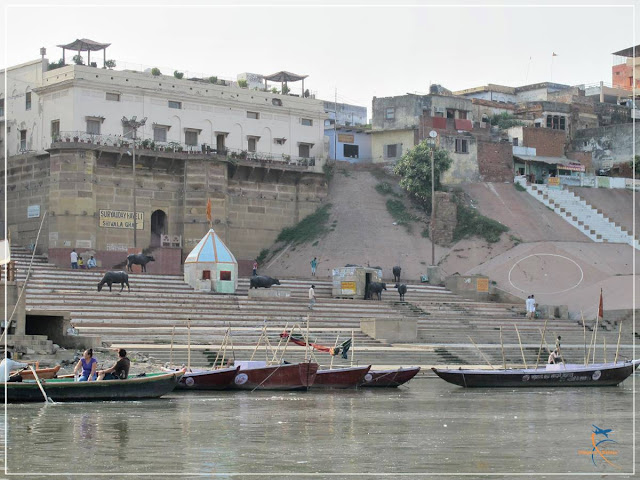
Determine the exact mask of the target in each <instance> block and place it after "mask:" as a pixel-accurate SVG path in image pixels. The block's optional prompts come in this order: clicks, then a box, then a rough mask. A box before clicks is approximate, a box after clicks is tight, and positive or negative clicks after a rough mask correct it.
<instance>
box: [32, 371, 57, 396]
mask: <svg viewBox="0 0 640 480" xmlns="http://www.w3.org/2000/svg"><path fill="white" fill-rule="evenodd" d="M29 368H30V369H31V373H33V377H34V378H35V379H36V383H37V384H38V387H39V388H40V391H41V392H42V396H43V397H44V403H55V402H54V401H53V400H51V399H50V398H49V397H47V394H46V393H45V391H44V388H43V387H42V384H41V383H40V378H38V374H37V373H36V369H35V368H33V365H29Z"/></svg>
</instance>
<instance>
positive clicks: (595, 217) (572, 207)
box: [516, 177, 640, 249]
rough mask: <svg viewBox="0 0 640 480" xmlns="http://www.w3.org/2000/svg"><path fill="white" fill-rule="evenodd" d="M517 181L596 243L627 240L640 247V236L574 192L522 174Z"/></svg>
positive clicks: (624, 241)
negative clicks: (639, 238)
mask: <svg viewBox="0 0 640 480" xmlns="http://www.w3.org/2000/svg"><path fill="white" fill-rule="evenodd" d="M516 182H518V183H519V184H520V185H522V186H523V187H524V188H526V190H527V192H528V193H529V194H531V195H532V196H533V197H534V198H536V199H537V200H539V201H540V202H542V203H543V204H544V205H546V206H547V207H549V208H550V209H551V210H553V211H554V212H556V213H557V214H558V215H560V217H562V218H563V219H564V220H565V221H567V222H568V223H570V224H571V225H573V226H574V227H575V228H577V229H578V230H580V231H581V232H582V233H584V234H585V235H586V236H587V237H589V238H590V239H591V240H593V241H594V242H609V243H626V244H628V245H631V246H632V247H634V248H637V249H640V241H639V240H638V239H637V238H634V237H633V236H632V235H631V234H630V233H629V232H628V231H627V230H625V229H624V228H622V227H621V226H620V225H619V224H617V223H615V222H613V221H611V220H610V219H609V218H607V217H606V216H605V215H604V214H603V213H602V212H601V211H599V210H597V209H595V208H593V207H592V206H591V205H589V204H588V203H587V202H585V201H584V200H583V199H581V198H580V197H579V196H577V195H576V194H575V193H574V192H572V191H570V190H568V189H565V188H563V189H556V188H549V186H547V185H534V184H528V183H527V182H526V180H524V178H522V177H516Z"/></svg>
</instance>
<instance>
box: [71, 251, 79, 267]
mask: <svg viewBox="0 0 640 480" xmlns="http://www.w3.org/2000/svg"><path fill="white" fill-rule="evenodd" d="M69 257H70V259H71V268H72V269H73V270H77V269H78V254H77V253H76V249H75V248H74V249H73V251H72V252H71V254H70V255H69Z"/></svg>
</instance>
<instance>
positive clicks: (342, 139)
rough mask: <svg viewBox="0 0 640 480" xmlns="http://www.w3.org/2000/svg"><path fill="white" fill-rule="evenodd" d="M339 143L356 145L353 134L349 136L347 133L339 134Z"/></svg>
mask: <svg viewBox="0 0 640 480" xmlns="http://www.w3.org/2000/svg"><path fill="white" fill-rule="evenodd" d="M338 141H339V142H340V143H354V141H355V140H354V136H353V135H352V134H347V133H339V134H338Z"/></svg>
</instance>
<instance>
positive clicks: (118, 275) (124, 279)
mask: <svg viewBox="0 0 640 480" xmlns="http://www.w3.org/2000/svg"><path fill="white" fill-rule="evenodd" d="M105 283H106V284H107V285H109V291H111V285H112V284H114V283H119V284H120V285H121V286H122V288H120V291H122V290H124V286H125V284H126V285H127V290H128V291H129V292H130V291H131V287H129V275H127V272H122V271H120V272H107V273H105V274H104V277H102V280H100V283H99V284H98V291H101V290H102V286H103V285H104V284H105Z"/></svg>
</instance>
